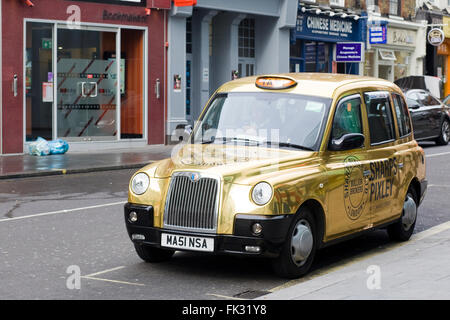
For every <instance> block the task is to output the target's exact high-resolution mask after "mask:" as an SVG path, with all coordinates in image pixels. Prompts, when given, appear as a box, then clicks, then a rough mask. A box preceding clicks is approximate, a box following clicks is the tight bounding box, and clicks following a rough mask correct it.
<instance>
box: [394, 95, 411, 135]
mask: <svg viewBox="0 0 450 320" xmlns="http://www.w3.org/2000/svg"><path fill="white" fill-rule="evenodd" d="M392 100H393V101H394V110H395V114H396V115H397V125H398V130H399V134H400V137H405V136H407V135H408V134H410V133H411V120H410V118H409V112H408V106H407V105H406V103H405V100H403V97H402V96H401V95H399V94H396V93H393V94H392Z"/></svg>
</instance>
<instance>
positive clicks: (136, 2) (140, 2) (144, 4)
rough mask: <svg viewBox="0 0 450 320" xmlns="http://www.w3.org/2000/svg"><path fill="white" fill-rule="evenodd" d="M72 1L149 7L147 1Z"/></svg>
mask: <svg viewBox="0 0 450 320" xmlns="http://www.w3.org/2000/svg"><path fill="white" fill-rule="evenodd" d="M72 1H85V2H98V3H107V4H121V5H128V6H141V7H145V6H146V5H147V0H72ZM150 2H151V1H150Z"/></svg>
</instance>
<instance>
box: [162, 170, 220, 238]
mask: <svg viewBox="0 0 450 320" xmlns="http://www.w3.org/2000/svg"><path fill="white" fill-rule="evenodd" d="M218 190H219V180H218V179H216V178H212V177H201V176H200V175H199V174H198V173H194V172H177V173H174V174H173V175H172V179H171V182H170V186H169V191H168V193H167V199H166V207H165V211H164V226H166V227H169V228H172V229H182V230H200V231H203V232H214V231H215V230H216V227H217V208H218V205H217V201H218Z"/></svg>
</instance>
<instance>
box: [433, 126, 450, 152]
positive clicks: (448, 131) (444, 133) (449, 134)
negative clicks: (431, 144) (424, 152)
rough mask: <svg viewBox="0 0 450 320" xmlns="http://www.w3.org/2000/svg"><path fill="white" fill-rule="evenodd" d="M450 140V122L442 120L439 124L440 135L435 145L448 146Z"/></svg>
mask: <svg viewBox="0 0 450 320" xmlns="http://www.w3.org/2000/svg"><path fill="white" fill-rule="evenodd" d="M449 140H450V122H449V121H448V120H447V119H444V121H442V124H441V135H440V136H439V137H438V138H437V139H436V143H437V144H438V145H441V146H445V145H447V144H448V141H449Z"/></svg>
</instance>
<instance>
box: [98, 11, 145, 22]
mask: <svg viewBox="0 0 450 320" xmlns="http://www.w3.org/2000/svg"><path fill="white" fill-rule="evenodd" d="M103 20H113V21H121V22H139V23H145V22H147V16H144V15H137V14H128V13H122V12H114V13H112V12H109V11H108V10H103Z"/></svg>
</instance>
